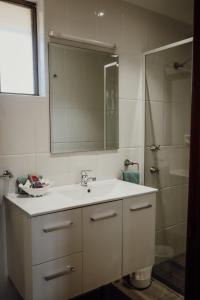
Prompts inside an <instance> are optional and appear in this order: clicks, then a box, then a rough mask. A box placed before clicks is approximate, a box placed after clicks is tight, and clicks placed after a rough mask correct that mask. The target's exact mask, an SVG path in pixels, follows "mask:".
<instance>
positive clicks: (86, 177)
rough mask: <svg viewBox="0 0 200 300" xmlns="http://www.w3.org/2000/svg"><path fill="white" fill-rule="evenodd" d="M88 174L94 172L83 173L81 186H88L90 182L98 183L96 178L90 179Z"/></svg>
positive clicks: (85, 171) (86, 171) (83, 171)
mask: <svg viewBox="0 0 200 300" xmlns="http://www.w3.org/2000/svg"><path fill="white" fill-rule="evenodd" d="M88 172H92V170H82V171H81V182H80V183H81V186H87V185H88V182H89V181H96V177H89V175H88Z"/></svg>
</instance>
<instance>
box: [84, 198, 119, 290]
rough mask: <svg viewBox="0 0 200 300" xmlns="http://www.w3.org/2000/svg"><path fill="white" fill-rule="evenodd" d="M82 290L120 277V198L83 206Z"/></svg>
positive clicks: (93, 287)
mask: <svg viewBox="0 0 200 300" xmlns="http://www.w3.org/2000/svg"><path fill="white" fill-rule="evenodd" d="M83 249H84V250H83V289H84V291H89V290H92V289H95V288H97V287H99V286H102V285H104V284H106V283H109V282H112V281H114V280H116V279H119V278H120V277H121V263H122V201H121V200H120V201H114V202H109V203H105V204H100V205H93V206H89V207H86V208H83Z"/></svg>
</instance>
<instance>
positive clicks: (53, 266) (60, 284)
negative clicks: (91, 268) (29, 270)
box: [33, 253, 82, 300]
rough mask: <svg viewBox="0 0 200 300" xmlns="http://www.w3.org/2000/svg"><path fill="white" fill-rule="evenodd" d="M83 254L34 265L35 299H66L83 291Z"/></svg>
mask: <svg viewBox="0 0 200 300" xmlns="http://www.w3.org/2000/svg"><path fill="white" fill-rule="evenodd" d="M81 277H82V254H81V253H79V254H73V255H70V256H67V257H64V258H61V259H57V260H54V261H51V262H47V263H43V264H40V265H38V266H33V300H44V299H48V300H66V299H69V298H72V297H75V296H77V295H79V294H81V292H82V283H81V282H82V279H81Z"/></svg>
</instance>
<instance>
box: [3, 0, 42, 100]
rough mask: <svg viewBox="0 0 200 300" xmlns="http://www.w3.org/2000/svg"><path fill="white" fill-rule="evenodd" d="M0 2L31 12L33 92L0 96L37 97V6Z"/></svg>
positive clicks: (22, 1)
mask: <svg viewBox="0 0 200 300" xmlns="http://www.w3.org/2000/svg"><path fill="white" fill-rule="evenodd" d="M0 2H7V3H10V4H14V5H18V6H22V7H26V8H29V9H30V10H31V28H32V51H33V56H32V59H33V84H34V92H33V94H26V93H11V92H1V91H0V94H11V95H30V96H38V95H39V75H38V35H37V4H36V3H35V2H30V1H26V0H0Z"/></svg>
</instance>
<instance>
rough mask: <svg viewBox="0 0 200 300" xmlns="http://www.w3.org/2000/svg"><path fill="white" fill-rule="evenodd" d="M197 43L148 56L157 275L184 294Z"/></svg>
mask: <svg viewBox="0 0 200 300" xmlns="http://www.w3.org/2000/svg"><path fill="white" fill-rule="evenodd" d="M191 68H192V41H190V42H183V44H181V43H177V44H175V45H169V46H167V47H163V48H162V49H158V51H156V50H154V51H152V52H149V53H147V54H146V55H145V77H146V78H145V185H147V186H152V187H156V188H158V189H159V192H158V195H157V213H156V264H155V266H154V270H153V275H154V277H155V278H157V279H159V280H160V281H162V282H164V283H165V284H167V285H169V286H170V287H172V288H173V289H175V290H176V291H177V292H179V293H181V294H184V277H185V251H186V230H187V229H186V224H187V203H188V176H189V150H190V111H191V75H192V73H191Z"/></svg>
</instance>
